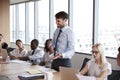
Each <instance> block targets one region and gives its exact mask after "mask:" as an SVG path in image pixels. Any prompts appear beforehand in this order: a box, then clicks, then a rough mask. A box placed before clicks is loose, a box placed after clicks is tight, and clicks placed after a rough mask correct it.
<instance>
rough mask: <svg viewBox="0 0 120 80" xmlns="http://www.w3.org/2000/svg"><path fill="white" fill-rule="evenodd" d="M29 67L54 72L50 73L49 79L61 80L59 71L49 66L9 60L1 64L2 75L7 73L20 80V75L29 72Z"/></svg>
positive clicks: (13, 79) (0, 73)
mask: <svg viewBox="0 0 120 80" xmlns="http://www.w3.org/2000/svg"><path fill="white" fill-rule="evenodd" d="M28 69H35V70H40V71H42V72H44V73H46V74H48V75H49V73H50V74H52V76H51V75H49V80H60V73H59V72H55V71H53V70H52V69H49V68H44V67H43V66H39V65H31V64H30V63H28V62H21V63H16V62H9V63H8V64H0V75H6V76H8V77H9V78H10V79H11V80H19V79H18V76H19V75H22V74H28V73H27V70H28ZM39 80H41V79H39Z"/></svg>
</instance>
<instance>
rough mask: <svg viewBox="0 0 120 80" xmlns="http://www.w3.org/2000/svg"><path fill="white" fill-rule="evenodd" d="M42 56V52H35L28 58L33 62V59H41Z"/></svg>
mask: <svg viewBox="0 0 120 80" xmlns="http://www.w3.org/2000/svg"><path fill="white" fill-rule="evenodd" d="M43 55H44V52H43V51H42V50H37V51H36V52H35V54H34V55H30V56H28V57H29V59H30V60H35V59H39V58H40V59H41V58H42V57H43Z"/></svg>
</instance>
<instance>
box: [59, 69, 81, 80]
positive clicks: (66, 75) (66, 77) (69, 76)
mask: <svg viewBox="0 0 120 80" xmlns="http://www.w3.org/2000/svg"><path fill="white" fill-rule="evenodd" d="M78 72H79V70H77V69H73V68H67V67H60V77H61V80H79V79H78V78H77V76H76V74H78Z"/></svg>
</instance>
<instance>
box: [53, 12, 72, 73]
mask: <svg viewBox="0 0 120 80" xmlns="http://www.w3.org/2000/svg"><path fill="white" fill-rule="evenodd" d="M55 18H56V24H57V29H56V31H55V32H54V36H53V41H52V42H53V44H54V45H55V53H54V58H53V62H52V69H55V70H57V71H59V67H60V66H63V67H72V63H71V58H72V56H73V54H74V35H73V31H72V30H71V29H70V27H68V24H67V22H68V14H67V13H66V12H64V11H61V12H58V13H57V14H56V15H55Z"/></svg>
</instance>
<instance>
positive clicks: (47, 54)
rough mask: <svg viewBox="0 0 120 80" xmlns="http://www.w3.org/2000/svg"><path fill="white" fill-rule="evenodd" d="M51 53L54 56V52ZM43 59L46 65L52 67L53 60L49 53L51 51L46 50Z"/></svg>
mask: <svg viewBox="0 0 120 80" xmlns="http://www.w3.org/2000/svg"><path fill="white" fill-rule="evenodd" d="M51 55H53V56H54V53H52V54H51ZM51 57H52V56H51ZM42 61H44V62H45V67H49V68H51V64H52V60H50V54H49V52H45V54H44V56H43V59H42Z"/></svg>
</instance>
